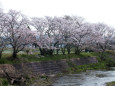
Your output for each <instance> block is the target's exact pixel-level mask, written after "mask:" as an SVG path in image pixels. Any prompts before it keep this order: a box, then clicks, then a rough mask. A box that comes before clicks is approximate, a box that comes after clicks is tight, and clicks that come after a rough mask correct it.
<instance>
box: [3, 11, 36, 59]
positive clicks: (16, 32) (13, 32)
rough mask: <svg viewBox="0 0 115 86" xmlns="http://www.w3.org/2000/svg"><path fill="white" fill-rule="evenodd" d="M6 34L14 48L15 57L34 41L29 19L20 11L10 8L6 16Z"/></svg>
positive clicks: (13, 55)
mask: <svg viewBox="0 0 115 86" xmlns="http://www.w3.org/2000/svg"><path fill="white" fill-rule="evenodd" d="M5 17H6V20H5V25H6V36H7V38H8V41H9V44H10V45H11V46H12V48H13V54H12V57H13V59H15V58H17V53H18V52H19V51H21V50H23V49H24V48H25V46H26V45H28V44H30V43H32V42H34V35H33V32H32V31H31V30H30V28H28V23H29V21H28V19H27V18H26V17H25V16H24V15H22V14H21V13H20V12H17V11H14V10H10V11H9V12H8V13H7V15H6V16H5Z"/></svg>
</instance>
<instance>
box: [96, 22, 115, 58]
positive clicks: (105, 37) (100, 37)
mask: <svg viewBox="0 0 115 86" xmlns="http://www.w3.org/2000/svg"><path fill="white" fill-rule="evenodd" d="M94 26H95V30H94V32H95V34H97V38H96V41H95V42H96V44H97V47H98V49H100V51H101V52H102V54H101V58H102V60H103V53H104V52H105V51H106V49H107V48H108V47H109V46H110V41H111V39H112V38H113V33H114V30H113V29H112V28H111V27H109V26H108V25H106V24H102V23H99V24H95V25H94Z"/></svg>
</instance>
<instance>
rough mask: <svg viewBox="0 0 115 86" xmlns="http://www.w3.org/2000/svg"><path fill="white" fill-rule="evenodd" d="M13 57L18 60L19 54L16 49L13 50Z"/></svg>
mask: <svg viewBox="0 0 115 86" xmlns="http://www.w3.org/2000/svg"><path fill="white" fill-rule="evenodd" d="M12 57H13V59H16V58H17V52H16V50H15V49H14V50H13V54H12Z"/></svg>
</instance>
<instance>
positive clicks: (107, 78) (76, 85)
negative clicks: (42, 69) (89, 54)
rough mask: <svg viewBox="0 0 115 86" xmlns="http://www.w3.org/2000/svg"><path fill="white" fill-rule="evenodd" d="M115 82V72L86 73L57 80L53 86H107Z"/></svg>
mask: <svg viewBox="0 0 115 86" xmlns="http://www.w3.org/2000/svg"><path fill="white" fill-rule="evenodd" d="M111 81H115V71H94V70H91V71H86V72H83V73H80V74H70V75H66V76H63V77H58V78H56V80H55V82H54V83H53V86H106V83H107V82H111Z"/></svg>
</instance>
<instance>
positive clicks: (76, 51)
mask: <svg viewBox="0 0 115 86" xmlns="http://www.w3.org/2000/svg"><path fill="white" fill-rule="evenodd" d="M75 54H77V55H79V54H80V50H79V48H78V47H76V48H75Z"/></svg>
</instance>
